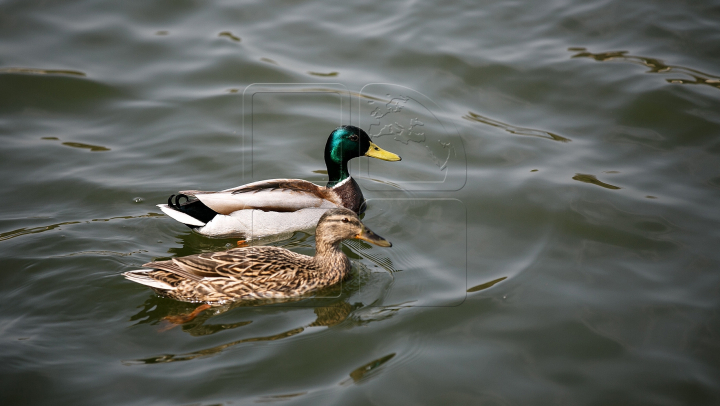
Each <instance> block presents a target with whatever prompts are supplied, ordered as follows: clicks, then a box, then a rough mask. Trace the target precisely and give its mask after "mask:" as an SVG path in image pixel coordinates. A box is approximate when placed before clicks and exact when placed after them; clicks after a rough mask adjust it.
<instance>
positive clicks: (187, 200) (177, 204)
mask: <svg viewBox="0 0 720 406" xmlns="http://www.w3.org/2000/svg"><path fill="white" fill-rule="evenodd" d="M173 197H174V198H175V202H174V203H173ZM183 197H184V198H185V205H187V204H188V203H190V198H189V197H188V196H187V195H184V194H182V193H179V194H177V195H170V197H168V202H167V204H168V206H170V207H172V208H173V209H175V210H178V211H183V209H182V208H181V207H180V206H181V205H180V199H181V198H183Z"/></svg>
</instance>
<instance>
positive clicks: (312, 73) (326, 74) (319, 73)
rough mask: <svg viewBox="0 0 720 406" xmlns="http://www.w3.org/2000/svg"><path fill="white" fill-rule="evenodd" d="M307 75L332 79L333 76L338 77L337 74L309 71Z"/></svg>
mask: <svg viewBox="0 0 720 406" xmlns="http://www.w3.org/2000/svg"><path fill="white" fill-rule="evenodd" d="M308 73H309V74H310V75H313V76H320V77H334V76H337V75H339V73H338V72H328V73H321V72H311V71H308Z"/></svg>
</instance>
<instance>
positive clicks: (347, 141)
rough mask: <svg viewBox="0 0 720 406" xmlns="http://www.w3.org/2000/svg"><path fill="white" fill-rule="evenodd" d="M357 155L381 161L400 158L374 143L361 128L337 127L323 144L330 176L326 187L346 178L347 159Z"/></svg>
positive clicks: (348, 174) (350, 126)
mask: <svg viewBox="0 0 720 406" xmlns="http://www.w3.org/2000/svg"><path fill="white" fill-rule="evenodd" d="M359 156H369V157H373V158H378V159H382V160H383V161H400V160H401V159H402V158H400V157H399V156H397V155H395V154H393V153H392V152H388V151H385V150H384V149H382V148H380V147H378V146H377V145H375V143H373V142H372V141H370V137H369V136H368V134H367V133H366V132H365V131H363V130H362V129H360V128H358V127H355V126H352V125H344V126H341V127H338V128H336V129H335V131H333V132H332V133H331V134H330V136H329V137H328V140H327V144H325V165H326V166H327V170H328V176H329V177H330V180H329V182H328V187H332V186H335V184H337V183H338V182H342V181H343V180H345V179H347V178H348V177H349V176H350V173H349V172H348V169H347V163H348V161H350V160H351V159H353V158H357V157H359Z"/></svg>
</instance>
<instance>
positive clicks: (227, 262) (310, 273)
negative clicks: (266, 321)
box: [123, 208, 392, 304]
mask: <svg viewBox="0 0 720 406" xmlns="http://www.w3.org/2000/svg"><path fill="white" fill-rule="evenodd" d="M349 238H359V239H363V240H366V241H368V242H371V243H373V244H376V245H380V246H385V247H389V246H392V244H390V243H389V242H388V241H386V240H384V239H383V238H382V237H380V236H378V235H376V234H374V233H373V232H372V231H371V230H369V229H368V228H366V227H365V226H364V225H363V224H362V223H361V222H360V219H359V218H358V217H357V215H356V214H355V213H354V212H352V211H351V210H348V209H344V208H337V209H331V210H329V211H327V212H326V213H325V214H324V215H323V216H322V217H321V218H320V222H319V223H318V227H317V230H316V237H315V240H316V248H315V256H314V257H310V256H307V255H302V254H298V253H295V252H292V251H289V250H286V249H284V248H279V247H269V246H258V247H247V248H235V249H231V250H228V251H221V252H212V253H203V254H198V255H190V256H187V257H181V258H173V259H172V260H169V261H158V262H150V263H147V264H145V265H143V266H144V267H146V268H151V269H150V270H137V271H130V272H125V273H123V275H124V276H125V277H126V278H128V279H130V280H132V281H134V282H138V283H141V284H144V285H147V286H150V287H151V288H152V289H153V290H155V291H156V292H157V293H159V294H161V295H164V296H167V297H170V298H173V299H177V300H182V301H187V302H205V303H218V304H219V303H225V302H230V301H237V300H260V299H274V298H290V297H295V296H300V295H303V294H305V293H308V292H311V291H313V290H316V289H319V288H322V287H326V286H330V285H334V284H336V283H339V282H340V281H342V280H344V279H345V278H347V276H348V274H349V272H350V267H351V265H350V260H349V259H348V258H347V256H345V254H344V253H343V252H342V250H341V249H340V243H341V241H342V240H344V239H349Z"/></svg>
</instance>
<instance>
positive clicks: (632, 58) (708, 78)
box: [568, 48, 720, 89]
mask: <svg viewBox="0 0 720 406" xmlns="http://www.w3.org/2000/svg"><path fill="white" fill-rule="evenodd" d="M568 50H569V51H582V52H578V53H577V54H575V55H573V56H571V58H591V59H594V60H596V61H598V62H607V61H615V60H617V61H622V62H629V63H634V64H636V65H642V66H646V67H648V68H650V70H648V71H647V73H663V74H664V73H682V74H684V75H688V76H690V77H692V78H693V79H684V78H673V79H665V80H666V81H667V82H668V83H678V84H683V85H707V86H712V87H714V88H716V89H720V76H716V75H711V74H708V73H704V72H700V71H699V70H697V69H692V68H686V67H684V66H679V65H670V64H666V63H665V62H663V61H662V60H660V59H657V58H648V57H644V56H637V55H628V51H608V52H599V53H592V52H587V51H586V50H585V48H569V49H568Z"/></svg>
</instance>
